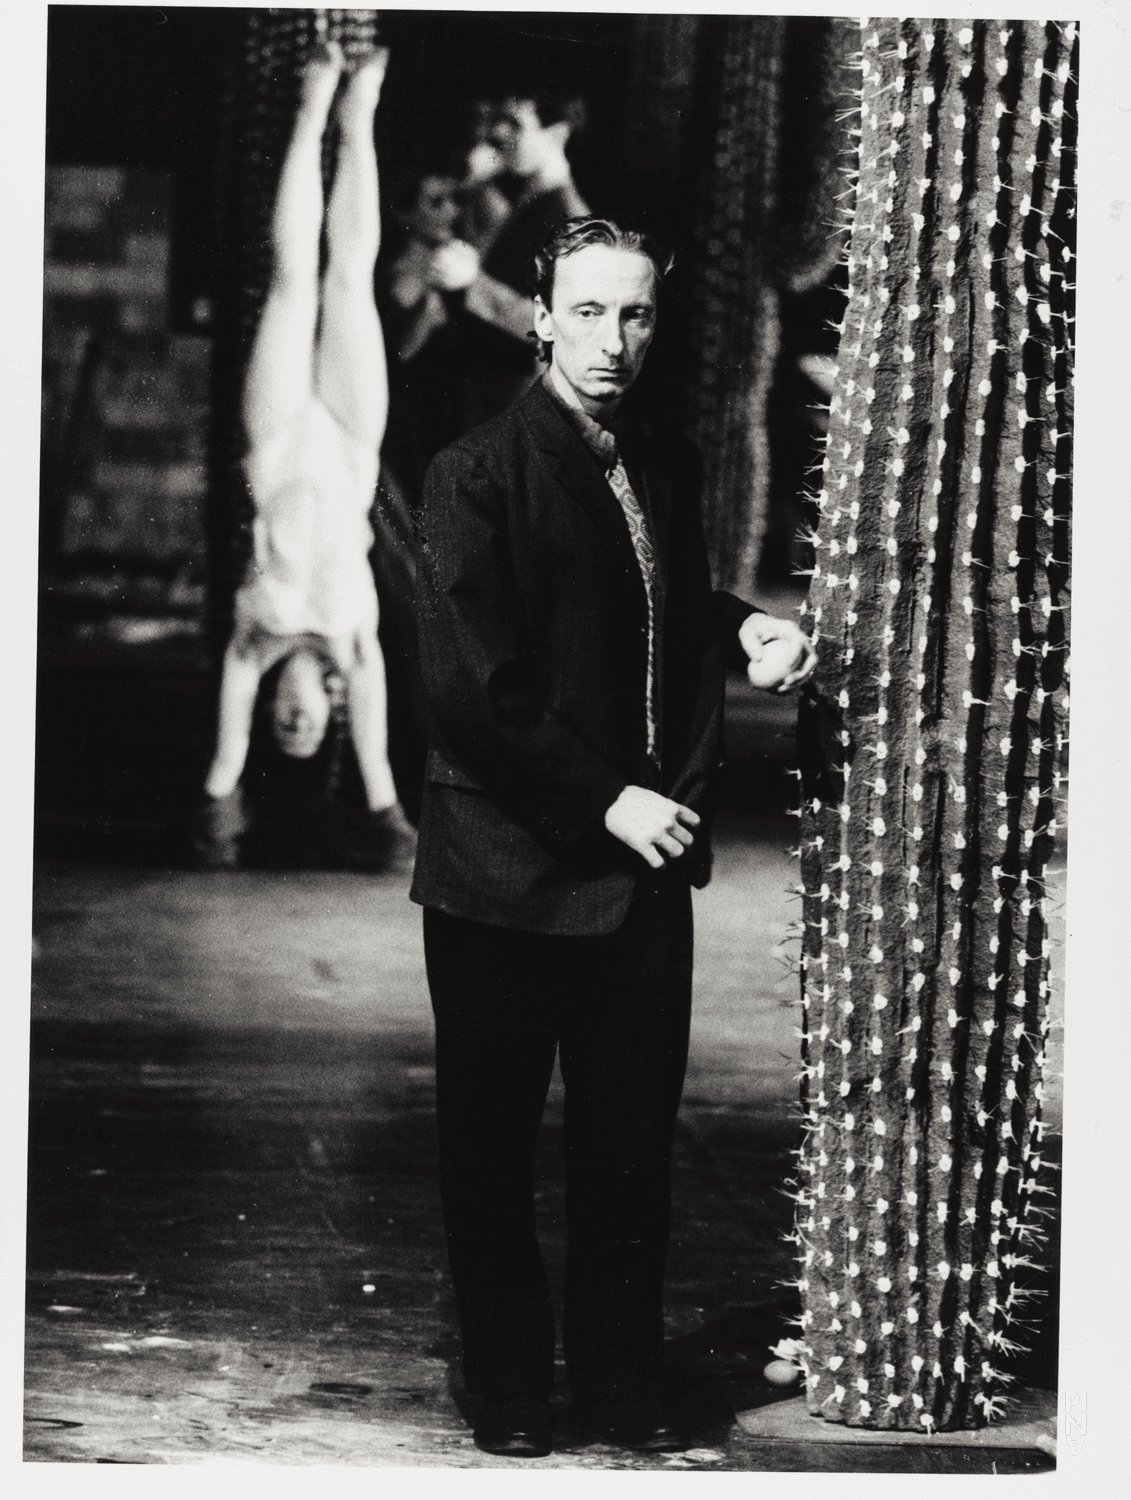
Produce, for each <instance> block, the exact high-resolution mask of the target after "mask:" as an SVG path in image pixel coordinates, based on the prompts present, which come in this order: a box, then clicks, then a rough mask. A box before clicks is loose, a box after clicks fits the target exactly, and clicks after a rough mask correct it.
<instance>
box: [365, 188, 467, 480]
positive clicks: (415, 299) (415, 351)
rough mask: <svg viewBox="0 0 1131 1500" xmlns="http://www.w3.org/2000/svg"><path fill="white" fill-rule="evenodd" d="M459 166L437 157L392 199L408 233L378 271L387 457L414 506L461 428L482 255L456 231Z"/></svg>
mask: <svg viewBox="0 0 1131 1500" xmlns="http://www.w3.org/2000/svg"><path fill="white" fill-rule="evenodd" d="M462 165H463V164H462V162H456V163H454V164H449V163H444V162H441V163H437V164H434V166H433V167H430V168H429V169H428V170H426V171H425V172H424V173H423V174H422V175H420V176H419V177H417V178H416V179H415V180H413V181H412V183H411V184H410V186H409V190H408V196H407V200H406V201H404V202H402V203H401V204H400V205H395V206H394V214H395V217H396V219H397V221H398V222H399V224H400V227H401V229H402V231H403V239H402V242H401V244H400V246H399V248H397V249H396V251H395V253H394V256H393V259H392V260H391V261H390V263H389V264H388V265H387V266H386V267H385V268H384V269H383V272H382V275H381V314H382V323H383V325H384V328H385V331H386V335H387V338H388V343H389V350H390V354H391V356H392V358H391V361H390V372H389V423H388V429H387V431H386V435H385V444H384V448H383V450H382V457H383V459H384V462H385V464H386V466H387V467H388V468H389V469H390V470H391V471H392V473H393V474H394V475H395V477H396V480H397V482H398V483H399V484H400V486H401V487H402V489H403V491H404V493H405V496H406V498H407V500H408V502H409V504H410V505H415V504H416V503H417V502H418V500H419V497H420V493H421V490H422V488H423V485H424V473H425V470H426V469H427V467H428V465H429V463H431V461H432V459H433V458H434V457H435V455H436V454H437V453H438V452H439V451H440V449H441V448H443V447H445V446H446V445H447V444H448V443H450V442H453V441H454V440H455V439H456V438H457V437H458V436H459V435H460V433H461V432H462V431H463V396H464V371H465V369H466V366H467V361H468V353H467V350H466V348H465V347H464V346H465V344H466V332H465V324H466V321H467V313H466V311H465V310H464V306H463V301H464V299H463V293H464V292H465V291H466V289H467V288H468V287H469V286H470V285H471V283H472V282H473V281H474V280H475V278H476V277H477V276H478V275H479V255H478V254H477V252H476V251H475V250H474V249H473V248H472V246H471V245H469V244H468V243H467V242H466V241H465V240H463V239H461V238H459V237H457V233H456V231H457V226H458V221H459V219H460V215H461V212H462V206H463V198H462V181H463V179H462ZM453 166H454V170H453Z"/></svg>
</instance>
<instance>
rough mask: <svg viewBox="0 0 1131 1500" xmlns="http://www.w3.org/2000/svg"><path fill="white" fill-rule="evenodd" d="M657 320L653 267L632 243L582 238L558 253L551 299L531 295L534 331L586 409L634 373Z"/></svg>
mask: <svg viewBox="0 0 1131 1500" xmlns="http://www.w3.org/2000/svg"><path fill="white" fill-rule="evenodd" d="M655 327H656V273H655V271H654V269H653V267H652V262H651V261H650V260H649V259H648V257H647V256H646V255H641V254H640V253H639V252H638V251H636V250H622V249H618V248H614V247H613V246H610V245H586V246H585V248H584V249H583V250H577V251H575V252H574V253H573V254H572V255H567V256H565V257H564V258H563V259H562V260H559V261H558V263H557V266H556V268H555V272H554V290H553V294H552V297H551V305H550V307H549V308H547V307H546V305H545V303H544V302H543V301H542V299H541V298H540V297H536V298H535V299H534V329H535V332H536V333H537V335H538V337H539V338H540V339H544V340H545V341H546V342H548V343H552V344H553V356H552V360H551V363H552V366H553V368H554V370H555V371H556V372H557V374H558V375H559V376H560V377H562V378H564V380H565V381H566V383H567V384H568V385H569V386H571V387H572V388H573V390H574V392H575V393H576V395H577V396H578V397H579V398H580V400H581V405H582V407H583V408H584V409H585V410H586V411H589V412H590V414H591V415H595V414H596V412H598V411H599V410H601V409H602V408H605V407H607V405H608V403H609V402H610V401H617V400H619V399H620V397H621V396H623V395H624V393H625V392H626V391H627V390H628V389H629V387H630V386H631V385H632V383H633V382H634V381H635V379H636V377H637V376H638V375H639V374H640V369H641V366H642V365H643V363H644V356H645V355H646V354H647V352H648V346H649V344H651V342H652V334H653V332H654V331H655Z"/></svg>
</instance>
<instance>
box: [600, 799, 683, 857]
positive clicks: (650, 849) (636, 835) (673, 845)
mask: <svg viewBox="0 0 1131 1500" xmlns="http://www.w3.org/2000/svg"><path fill="white" fill-rule="evenodd" d="M605 827H606V828H607V829H608V830H609V832H610V833H611V834H612V835H613V837H614V838H617V839H620V841H621V843H622V844H627V845H628V847H629V848H630V849H634V850H635V851H636V853H637V854H639V855H640V856H641V857H642V858H643V859H645V860H647V861H648V863H649V864H650V865H651V866H652V868H653V869H654V870H662V869H663V868H664V865H665V864H666V863H667V861H668V860H669V859H678V858H679V856H680V855H681V854H682V853H683V851H684V850H685V849H686V848H688V847H689V846H690V845H691V843H692V842H693V840H694V834H693V833H692V831H691V830H693V829H695V828H698V827H699V814H698V813H694V812H692V811H691V809H690V808H689V807H684V806H683V805H682V803H679V802H672V801H671V800H670V798H668V797H661V796H660V794H659V792H650V791H649V790H648V788H647V787H643V786H626V787H625V789H624V791H623V792H621V794H620V796H619V797H618V798H617V800H616V801H615V802H614V803H613V805H612V807H610V808H609V810H608V812H607V813H606V814H605Z"/></svg>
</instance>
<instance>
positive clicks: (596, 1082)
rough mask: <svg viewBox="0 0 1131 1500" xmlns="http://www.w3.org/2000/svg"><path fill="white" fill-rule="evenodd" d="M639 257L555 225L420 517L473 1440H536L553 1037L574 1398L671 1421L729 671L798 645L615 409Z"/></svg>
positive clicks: (449, 1202)
mask: <svg viewBox="0 0 1131 1500" xmlns="http://www.w3.org/2000/svg"><path fill="white" fill-rule="evenodd" d="M665 269H666V266H665V265H664V264H663V263H662V262H661V261H660V260H659V258H658V256H657V254H656V252H655V251H654V250H653V249H652V248H651V247H650V246H649V245H648V244H647V242H646V241H644V240H643V239H642V237H640V236H639V235H635V234H632V233H628V232H625V231H622V230H620V229H619V228H618V227H617V226H616V225H613V224H611V223H610V222H609V221H607V220H600V219H582V220H571V221H569V223H568V224H567V225H566V226H565V227H564V228H563V230H562V231H560V232H559V233H558V234H557V236H556V237H555V238H554V239H552V240H551V241H550V242H549V244H548V245H547V246H546V248H545V249H544V250H543V252H542V253H541V255H540V256H539V257H538V259H537V261H536V268H535V270H536V285H537V292H538V295H537V297H536V299H535V329H536V332H537V335H538V338H539V340H540V347H541V350H542V352H543V356H544V358H548V362H549V369H548V371H547V372H546V374H545V375H544V376H543V378H542V380H541V381H540V382H539V383H538V384H537V385H535V386H534V387H532V388H531V389H530V390H529V391H528V392H527V393H526V394H525V395H524V396H523V397H522V398H521V399H520V400H519V401H517V402H516V403H515V405H514V406H512V407H511V408H510V409H509V410H508V411H506V412H504V413H503V415H502V416H500V417H498V418H496V419H495V420H494V421H492V422H490V423H488V424H486V425H485V426H483V427H480V428H478V429H477V430H475V431H474V432H472V433H470V434H468V435H467V436H466V437H465V438H463V439H462V440H461V441H460V442H458V443H456V444H455V445H454V446H452V447H450V448H447V449H445V450H444V451H443V452H442V453H440V454H439V455H438V456H437V458H436V459H435V460H434V462H433V464H432V466H431V468H430V470H429V473H428V478H427V481H426V485H425V496H424V505H423V511H422V516H421V538H420V540H421V562H420V575H419V585H418V587H419V600H418V610H419V624H420V638H421V662H422V670H423V677H424V685H425V692H426V696H427V699H428V702H429V705H430V708H431V713H432V720H433V722H432V731H431V742H430V750H429V758H428V768H427V775H426V786H425V791H424V800H423V810H422V814H421V821H420V828H419V848H418V855H417V863H416V873H415V878H414V882H413V889H412V896H413V899H414V900H416V901H419V902H421V903H422V904H423V905H424V907H425V912H424V941H425V957H426V962H427V968H428V980H429V987H430V990H431V995H432V1005H433V1010H434V1012H435V1018H436V1086H437V1111H438V1118H439V1133H440V1156H441V1188H442V1196H443V1206H444V1218H445V1227H446V1231H447V1237H448V1247H449V1253H450V1258H451V1265H452V1274H453V1281H454V1285H455V1292H456V1301H457V1306H458V1310H459V1317H460V1323H461V1329H462V1334H463V1349H464V1374H465V1380H466V1383H467V1386H468V1389H469V1390H471V1391H473V1392H476V1393H478V1394H479V1395H480V1396H481V1398H482V1403H483V1404H482V1409H481V1413H480V1416H479V1418H478V1420H477V1422H476V1427H475V1436H476V1441H477V1443H478V1444H479V1446H480V1447H481V1448H484V1449H486V1450H487V1451H489V1452H493V1453H505V1454H511V1455H515V1456H522V1455H526V1456H534V1455H537V1454H543V1453H547V1452H549V1451H550V1444H551V1433H550V1422H549V1404H548V1403H549V1395H550V1389H551V1385H552V1381H553V1369H554V1319H553V1312H552V1305H551V1300H550V1292H549V1287H548V1284H547V1280H546V1274H545V1270H544V1268H543V1265H542V1260H541V1256H540V1253H539V1250H538V1244H537V1240H536V1237H535V1226H534V1202H533V1174H532V1159H533V1150H534V1143H535V1138H536V1135H537V1131H538V1126H539V1122H540V1118H541V1113H542V1108H543V1105H544V1102H545V1098H546V1091H547V1088H548V1086H549V1082H550V1077H551V1073H552V1070H553V1065H554V1057H555V1052H556V1051H557V1052H559V1053H560V1059H561V1070H562V1076H563V1079H564V1082H565V1152H566V1174H567V1181H566V1195H567V1196H566V1205H567V1216H568V1221H569V1249H568V1264H567V1272H566V1289H565V1322H564V1330H563V1331H564V1345H565V1356H566V1364H567V1369H568V1374H569V1380H570V1387H571V1396H572V1401H573V1409H574V1414H575V1417H576V1419H577V1420H579V1421H583V1422H584V1423H586V1424H587V1425H588V1426H589V1427H590V1428H592V1429H594V1430H596V1431H598V1432H600V1433H601V1434H602V1435H603V1436H604V1437H606V1438H610V1439H612V1440H614V1441H618V1442H622V1443H624V1444H626V1445H628V1446H631V1447H634V1448H638V1449H642V1450H645V1451H652V1452H663V1451H670V1450H674V1449H677V1448H679V1447H681V1446H686V1442H685V1440H684V1439H683V1438H682V1436H681V1435H680V1433H679V1432H678V1431H677V1430H676V1428H675V1427H674V1426H673V1425H672V1424H671V1423H670V1422H669V1421H668V1419H667V1417H666V1415H665V1413H664V1412H663V1410H662V1408H661V1405H660V1395H661V1393H660V1390H659V1386H658V1370H659V1360H660V1352H661V1346H662V1342H663V1314H662V1303H661V1294H662V1280H663V1268H664V1259H665V1255H666V1250H667V1239H668V1218H669V1188H668V1181H669V1159H670V1153H671V1143H672V1135H673V1130H674V1125H675V1117H676V1111H677V1109H678V1105H679V1097H680V1091H681V1088H682V1084H683V1074H684V1068H685V1064H686V1058H687V1042H688V1029H689V1021H690V1011H691V963H692V931H691V886H692V885H700V886H701V885H703V884H705V883H706V881H707V878H708V874H709V865H710V852H709V846H708V832H707V814H708V810H709V805H710V795H711V782H712V776H713V773H714V771H715V769H716V766H717V762H718V759H719V753H720V735H721V721H722V708H723V682H724V667H725V662H726V659H727V658H728V656H729V657H730V658H732V659H733V660H734V662H735V663H736V664H742V665H747V664H748V667H749V671H750V673H751V676H752V679H753V680H755V681H757V682H759V684H760V685H762V686H766V687H769V688H772V689H776V690H784V689H785V688H788V687H789V686H792V685H794V684H796V683H798V682H801V681H803V680H804V679H805V678H806V677H807V676H808V675H809V673H810V671H811V670H812V666H813V663H814V656H813V651H812V648H811V646H810V644H809V642H808V639H807V638H806V637H805V636H804V635H803V634H802V632H801V631H800V629H799V628H798V626H797V625H796V624H794V623H793V622H791V621H782V620H773V619H770V618H769V617H768V616H766V615H764V614H760V613H758V612H756V611H755V610H753V608H752V606H750V605H749V604H745V603H743V601H741V600H740V599H736V598H734V597H733V596H731V595H727V594H713V593H712V590H711V585H710V579H709V574H708V566H707V556H706V551H705V547H704V541H703V534H702V523H701V520H700V514H699V482H700V481H699V472H700V471H699V461H698V455H697V453H696V452H695V450H694V448H693V447H692V445H691V444H690V443H688V442H687V441H686V439H684V438H682V437H681V436H679V435H677V434H674V433H671V432H658V431H654V430H652V429H651V428H649V426H648V425H647V423H646V422H644V421H643V420H640V419H638V418H636V417H634V416H633V415H632V414H631V413H630V412H629V411H628V410H626V409H624V408H622V398H623V397H624V396H625V394H626V393H627V392H628V390H629V389H630V387H631V386H632V384H633V382H634V381H635V379H636V377H637V375H638V374H639V371H640V368H641V365H642V363H643V360H644V356H645V354H646V353H647V349H648V345H649V343H650V342H651V339H652V333H653V329H654V326H655V319H656V295H657V287H658V283H659V280H660V277H661V275H662V274H663V272H664V270H665Z"/></svg>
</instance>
